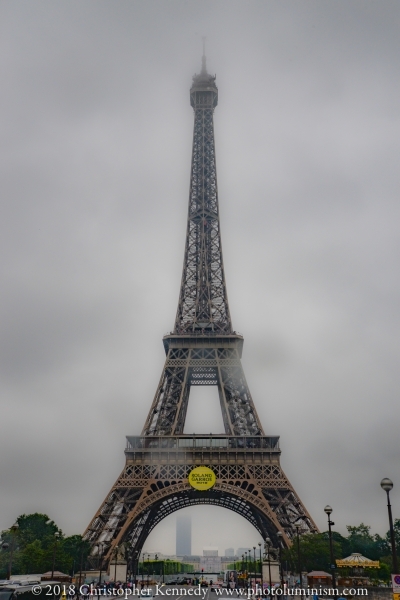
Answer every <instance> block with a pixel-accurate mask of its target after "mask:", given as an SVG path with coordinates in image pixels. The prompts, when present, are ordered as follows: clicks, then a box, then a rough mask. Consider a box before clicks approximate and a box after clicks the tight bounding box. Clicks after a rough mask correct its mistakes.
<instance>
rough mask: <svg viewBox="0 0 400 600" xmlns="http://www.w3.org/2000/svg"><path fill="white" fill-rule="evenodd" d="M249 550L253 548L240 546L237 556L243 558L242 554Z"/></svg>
mask: <svg viewBox="0 0 400 600" xmlns="http://www.w3.org/2000/svg"><path fill="white" fill-rule="evenodd" d="M247 550H251V548H238V549H237V553H236V556H239V557H240V558H241V557H242V554H244V553H245V552H247Z"/></svg>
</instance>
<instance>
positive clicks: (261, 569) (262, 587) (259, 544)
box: [258, 542, 264, 589]
mask: <svg viewBox="0 0 400 600" xmlns="http://www.w3.org/2000/svg"><path fill="white" fill-rule="evenodd" d="M261 545H262V544H261V542H258V547H259V549H260V574H261V589H264V579H263V568H262V567H263V566H262V555H261Z"/></svg>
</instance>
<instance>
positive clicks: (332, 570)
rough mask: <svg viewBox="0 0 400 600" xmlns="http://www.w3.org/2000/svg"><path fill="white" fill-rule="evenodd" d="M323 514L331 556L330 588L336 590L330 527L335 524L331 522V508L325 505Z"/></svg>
mask: <svg viewBox="0 0 400 600" xmlns="http://www.w3.org/2000/svg"><path fill="white" fill-rule="evenodd" d="M324 513H325V514H326V515H328V528H329V551H330V555H331V572H332V586H333V588H336V575H335V559H334V556H333V541H332V525H334V524H335V523H334V522H333V521H331V514H332V507H331V506H329V504H327V505H326V506H325V508H324Z"/></svg>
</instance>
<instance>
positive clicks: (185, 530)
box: [176, 515, 192, 556]
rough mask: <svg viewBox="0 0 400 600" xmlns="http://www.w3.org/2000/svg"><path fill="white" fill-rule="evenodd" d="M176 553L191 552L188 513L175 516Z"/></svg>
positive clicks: (189, 518) (180, 554) (190, 523)
mask: <svg viewBox="0 0 400 600" xmlns="http://www.w3.org/2000/svg"><path fill="white" fill-rule="evenodd" d="M176 554H177V556H184V555H186V556H188V555H191V554H192V519H191V517H190V516H189V515H181V516H177V517H176Z"/></svg>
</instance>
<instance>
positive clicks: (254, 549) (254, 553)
mask: <svg viewBox="0 0 400 600" xmlns="http://www.w3.org/2000/svg"><path fill="white" fill-rule="evenodd" d="M253 558H254V585H255V587H257V584H256V582H257V573H256V547H255V546H253Z"/></svg>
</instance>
